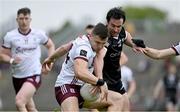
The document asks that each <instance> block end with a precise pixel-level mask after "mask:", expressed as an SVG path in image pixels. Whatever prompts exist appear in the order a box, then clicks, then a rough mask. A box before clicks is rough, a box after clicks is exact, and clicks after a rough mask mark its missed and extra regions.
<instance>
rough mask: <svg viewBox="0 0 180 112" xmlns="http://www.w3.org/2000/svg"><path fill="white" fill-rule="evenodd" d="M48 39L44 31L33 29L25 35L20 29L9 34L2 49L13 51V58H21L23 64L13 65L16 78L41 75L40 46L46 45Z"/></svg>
mask: <svg viewBox="0 0 180 112" xmlns="http://www.w3.org/2000/svg"><path fill="white" fill-rule="evenodd" d="M47 41H48V37H47V36H46V34H45V32H44V31H41V30H35V29H31V30H30V32H29V33H28V34H27V35H23V34H22V33H21V32H19V30H18V29H15V30H12V31H10V32H8V33H7V34H6V35H5V37H4V40H3V45H2V47H4V48H8V49H11V54H12V57H19V58H20V59H21V62H20V63H19V64H16V65H12V74H13V76H14V77H16V78H25V77H29V76H32V75H34V74H41V63H40V57H41V50H40V45H41V44H46V42H47Z"/></svg>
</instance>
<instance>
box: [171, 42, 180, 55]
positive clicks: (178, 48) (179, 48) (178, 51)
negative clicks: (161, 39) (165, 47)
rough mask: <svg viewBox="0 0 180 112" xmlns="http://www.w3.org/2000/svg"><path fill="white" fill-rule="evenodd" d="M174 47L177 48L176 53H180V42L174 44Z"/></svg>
mask: <svg viewBox="0 0 180 112" xmlns="http://www.w3.org/2000/svg"><path fill="white" fill-rule="evenodd" d="M172 48H173V49H174V50H175V52H176V55H180V42H179V44H178V45H176V46H173V47H172Z"/></svg>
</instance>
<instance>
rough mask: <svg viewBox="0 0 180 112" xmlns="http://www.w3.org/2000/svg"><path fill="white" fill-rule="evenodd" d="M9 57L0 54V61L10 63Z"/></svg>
mask: <svg viewBox="0 0 180 112" xmlns="http://www.w3.org/2000/svg"><path fill="white" fill-rule="evenodd" d="M10 60H11V57H10V56H8V55H5V54H1V55H0V61H3V62H6V63H10Z"/></svg>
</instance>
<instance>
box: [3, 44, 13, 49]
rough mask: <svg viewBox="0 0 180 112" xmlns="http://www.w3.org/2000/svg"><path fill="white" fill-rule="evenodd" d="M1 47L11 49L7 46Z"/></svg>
mask: <svg viewBox="0 0 180 112" xmlns="http://www.w3.org/2000/svg"><path fill="white" fill-rule="evenodd" d="M2 47H3V48H5V49H11V48H9V47H6V46H4V45H2Z"/></svg>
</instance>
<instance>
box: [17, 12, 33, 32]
mask: <svg viewBox="0 0 180 112" xmlns="http://www.w3.org/2000/svg"><path fill="white" fill-rule="evenodd" d="M16 20H17V23H18V26H19V29H20V30H22V31H27V30H29V29H30V23H31V17H30V15H29V14H26V15H24V14H19V15H18V16H17V19H16Z"/></svg>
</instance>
